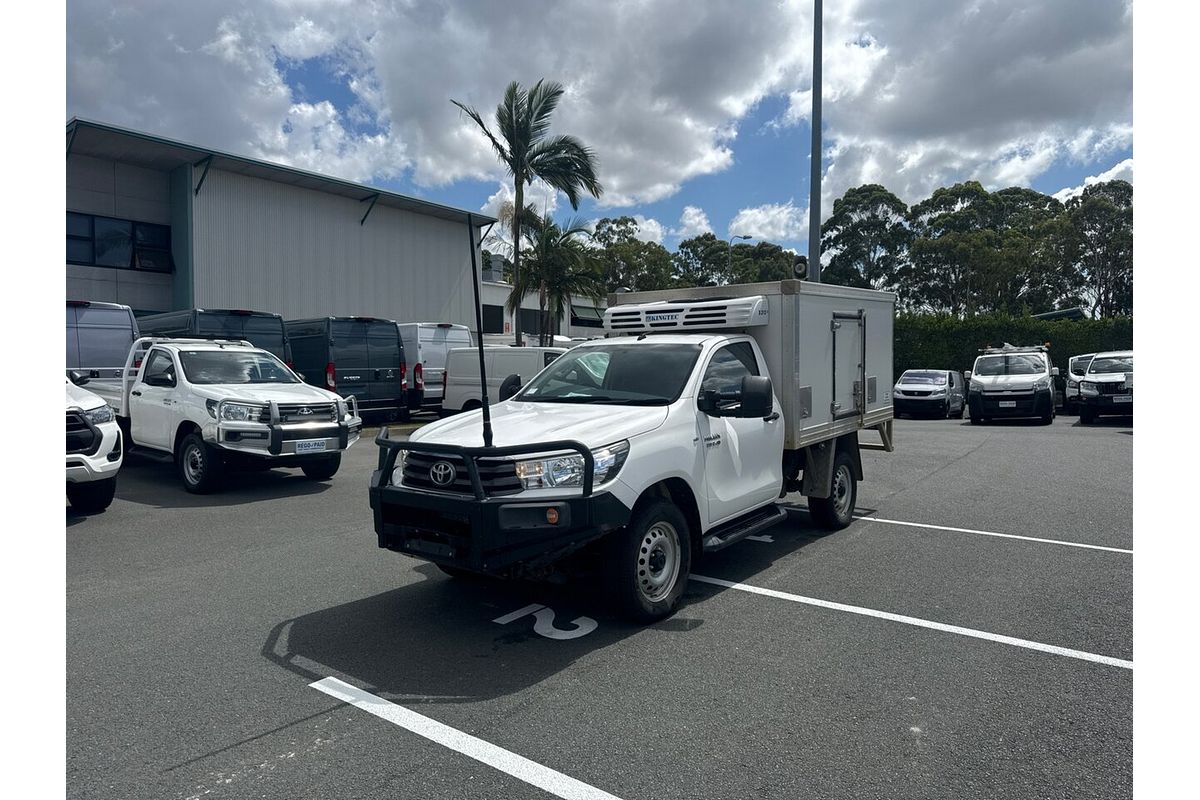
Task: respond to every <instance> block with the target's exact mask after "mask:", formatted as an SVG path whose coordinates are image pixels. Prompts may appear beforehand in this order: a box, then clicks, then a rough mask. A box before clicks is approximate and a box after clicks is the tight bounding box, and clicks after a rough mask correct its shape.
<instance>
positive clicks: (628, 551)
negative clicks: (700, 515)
mask: <svg viewBox="0 0 1200 800" xmlns="http://www.w3.org/2000/svg"><path fill="white" fill-rule="evenodd" d="M691 545H692V542H691V533H690V530H689V528H688V523H687V519H686V518H685V517H684V516H683V513H682V512H681V511H680V510H679V509H678V508H677V507H676V506H675V505H674V504H672V503H668V502H667V501H665V500H654V501H651V502H649V503H646V504H645V505H643V506H641V507H640V508H639V509H637V510H636V511H635V512H634V514H633V518H632V519H630V521H629V525H628V526H626V527H625V528H624V529H623V530H621V531H618V532H616V533H614V534H613V535H612V536H611V541H610V544H609V552H608V558H607V559H606V566H607V570H606V571H607V573H608V574H607V576H606V578H607V584H608V590H609V593H610V595H611V597H612V599H613V600H614V602H615V605H616V606H617V609H618V610H619V611H620V613H621V614H622V615H624V616H626V617H629V618H630V619H633V620H635V621H637V622H654V621H655V620H659V619H662V618H663V617H667V616H670V615H671V614H673V613H675V610H676V609H677V608H678V607H679V603H680V601H681V600H682V599H683V590H684V587H685V586H686V585H687V580H688V575H689V574H691V570H692V546H691Z"/></svg>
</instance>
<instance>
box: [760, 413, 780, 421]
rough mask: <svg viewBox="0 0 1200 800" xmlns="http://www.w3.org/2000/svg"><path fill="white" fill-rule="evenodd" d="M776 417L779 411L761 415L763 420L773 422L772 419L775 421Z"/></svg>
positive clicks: (777, 417)
mask: <svg viewBox="0 0 1200 800" xmlns="http://www.w3.org/2000/svg"><path fill="white" fill-rule="evenodd" d="M777 419H779V412H778V411H772V412H771V413H770V414H768V415H767V416H765V417H763V422H774V421H775V420H777Z"/></svg>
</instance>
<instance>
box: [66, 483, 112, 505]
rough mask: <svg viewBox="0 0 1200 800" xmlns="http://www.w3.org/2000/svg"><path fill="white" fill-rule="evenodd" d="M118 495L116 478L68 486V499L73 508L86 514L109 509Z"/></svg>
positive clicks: (69, 484)
mask: <svg viewBox="0 0 1200 800" xmlns="http://www.w3.org/2000/svg"><path fill="white" fill-rule="evenodd" d="M116 493H117V479H116V478H105V479H104V480H101V481H89V482H87V483H68V484H67V499H68V500H70V501H71V508H73V509H75V510H76V511H80V512H83V513H85V514H94V513H97V512H100V511H103V510H104V509H106V508H108V507H109V506H110V505H111V504H112V501H113V496H114V495H116Z"/></svg>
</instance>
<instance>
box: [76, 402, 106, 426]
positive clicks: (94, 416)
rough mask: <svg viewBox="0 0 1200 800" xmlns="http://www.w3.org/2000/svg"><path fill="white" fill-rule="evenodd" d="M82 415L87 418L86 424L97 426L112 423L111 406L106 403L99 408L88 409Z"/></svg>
mask: <svg viewBox="0 0 1200 800" xmlns="http://www.w3.org/2000/svg"><path fill="white" fill-rule="evenodd" d="M83 415H84V416H85V417H87V418H88V422H90V423H92V424H93V425H99V424H101V423H104V422H112V421H113V410H112V406H110V405H108V404H107V403H106V404H104V405H102V406H100V407H99V408H90V409H88V410H87V411H85V412H83Z"/></svg>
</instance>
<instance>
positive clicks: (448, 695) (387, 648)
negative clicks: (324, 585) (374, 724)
mask: <svg viewBox="0 0 1200 800" xmlns="http://www.w3.org/2000/svg"><path fill="white" fill-rule="evenodd" d="M416 572H418V573H419V574H420V575H421V576H422V577H423V580H421V581H419V582H418V583H415V584H411V585H408V586H404V587H401V588H397V589H393V590H391V591H388V592H384V593H382V594H377V595H374V596H371V597H364V598H362V599H359V600H354V601H352V602H349V603H345V604H342V605H338V606H333V607H331V608H326V609H321V610H318V611H313V612H311V613H308V614H304V615H302V616H299V617H294V618H292V619H286V620H284V621H282V622H280V623H279V624H277V625H275V626H274V627H273V628H272V629H271V631H270V633H269V634H268V636H267V639H266V642H265V643H264V644H263V647H262V651H261V652H262V655H263V657H264V658H266V659H267V660H269V661H271V662H273V663H274V664H276V665H278V666H280V667H282V668H284V669H286V670H288V671H290V672H292V673H295V674H296V675H299V676H301V677H303V678H304V679H305V680H308V681H316V680H320V679H321V678H325V677H328V676H330V675H334V676H337V677H341V678H344V679H346V680H348V681H351V682H353V683H355V684H357V685H360V686H363V687H367V688H369V689H370V690H371V691H372V692H374V693H376V694H379V695H381V696H383V697H386V698H388V699H392V700H396V701H400V702H405V703H416V704H420V703H467V702H474V701H478V700H483V699H488V698H493V697H499V696H504V695H507V694H511V693H513V692H517V691H520V690H522V689H525V688H528V687H530V686H533V685H536V684H537V683H540V682H541V681H543V680H545V679H546V678H547V677H549V676H551V675H554V674H555V673H557V672H559V671H561V670H563V669H565V668H566V667H568V666H569V665H570V664H571V663H572V662H574V661H575V660H576V659H577V658H580V657H581V656H584V655H586V654H589V653H593V652H595V651H597V650H602V649H604V648H605V647H608V646H610V645H613V644H615V643H617V642H619V641H621V640H623V639H625V638H626V637H628V636H631V635H633V634H636V633H640V632H643V631H659V632H662V633H678V632H686V631H688V630H692V629H694V628H696V627H698V626H699V625H700V624H702V620H699V621H689V620H684V619H679V618H673V619H669V620H665V621H663V622H660V623H658V624H656V625H650V626H636V625H632V624H630V623H626V622H623V621H622V620H620V619H617V618H615V617H613V616H611V615H610V614H609V613H608V610H607V608H606V607H605V606H604V604H603V602H602V600H601V598H600V597H599V592H598V588H599V587H598V584H596V583H595V582H594V581H591V580H586V581H581V582H578V583H572V584H570V585H566V586H555V585H552V584H546V583H528V582H517V581H511V582H510V581H500V580H491V579H486V578H450V577H447V576H445V575H443V574H442V573H441V572H440V571H439V570H438V569H437V568H436V567H435V566H433V565H432V564H422V565H421V566H419V567H417V568H416ZM530 605H537V606H539V607H541V606H545V607H548V608H550V609H552V611H553V615H554V616H553V626H554V628H556V629H558V630H560V631H565V632H568V633H578V632H580V631H587V630H588V629H589V628H591V622H595V623H598V624H596V626H595V627H594V629H592V630H591V631H590V632H586V633H585V634H584V635H581V636H578V638H571V639H552V638H547V637H546V636H544V635H542V634H539V633H538V632H537V631H536V630H535V626H537V625H538V621H537V620H536V619H535V617H534V616H532V615H525V616H521V617H518V618H516V619H513V620H511V621H509V622H507V623H504V624H501V623H498V622H496V620H498V619H503V618H504V617H505V616H506V615H510V614H512V613H513V612H515V611H518V610H521V609H524V608H526V607H528V606H530ZM585 617H590V618H591V619H590V620H589V619H585Z"/></svg>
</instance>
